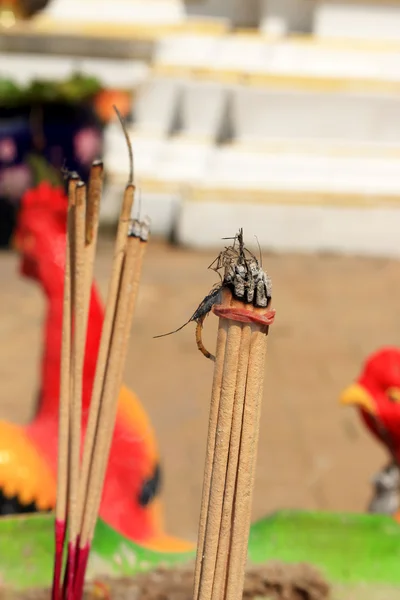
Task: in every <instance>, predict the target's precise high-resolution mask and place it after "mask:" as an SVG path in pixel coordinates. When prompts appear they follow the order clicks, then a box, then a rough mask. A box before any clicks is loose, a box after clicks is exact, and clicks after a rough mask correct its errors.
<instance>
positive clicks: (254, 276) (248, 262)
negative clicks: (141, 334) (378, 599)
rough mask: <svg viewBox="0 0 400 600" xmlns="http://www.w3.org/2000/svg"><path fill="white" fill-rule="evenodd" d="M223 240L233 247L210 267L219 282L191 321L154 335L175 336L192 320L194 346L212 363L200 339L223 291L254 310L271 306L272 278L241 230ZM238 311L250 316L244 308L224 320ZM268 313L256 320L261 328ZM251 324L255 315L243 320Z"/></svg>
mask: <svg viewBox="0 0 400 600" xmlns="http://www.w3.org/2000/svg"><path fill="white" fill-rule="evenodd" d="M225 239H233V244H232V245H231V246H227V247H226V248H225V249H224V250H223V251H222V252H220V254H219V255H218V256H217V258H216V259H215V260H214V261H213V262H212V263H211V265H210V266H209V268H210V269H212V270H213V271H215V272H216V273H218V275H219V276H220V278H221V281H222V283H221V284H217V285H216V286H215V287H214V288H213V289H212V290H211V292H210V293H209V294H208V295H207V296H206V297H205V298H204V299H203V300H202V302H201V303H200V304H199V306H198V308H197V309H196V311H195V312H194V313H193V315H192V316H191V317H190V319H189V320H188V321H187V322H186V323H184V325H182V326H181V327H179V328H178V329H176V330H175V331H171V332H169V333H165V334H163V335H157V336H155V337H156V338H160V337H164V336H166V335H171V334H173V333H177V332H178V331H180V330H181V329H183V328H184V327H186V325H188V323H191V322H192V321H194V322H195V323H196V324H197V326H196V344H197V347H198V348H199V350H200V352H201V353H202V354H204V356H206V357H207V358H209V359H211V360H215V357H214V356H213V354H211V353H210V352H209V351H208V350H207V349H206V348H205V347H204V344H203V341H202V337H201V333H202V329H203V322H204V319H205V317H206V316H207V315H208V313H209V312H211V311H212V310H213V309H214V307H216V306H218V305H220V304H221V303H222V298H223V291H224V290H229V292H230V293H231V294H232V297H233V298H234V299H236V300H238V301H240V302H243V304H244V305H246V304H247V305H249V304H250V305H252V306H253V307H254V308H257V309H267V308H268V307H269V306H270V303H271V294H272V284H271V279H270V278H269V277H268V275H267V274H266V273H265V272H264V271H263V269H262V266H261V265H260V264H259V262H258V259H257V258H256V256H255V255H254V254H253V253H252V252H250V250H248V249H247V248H246V247H245V245H244V241H243V229H240V231H239V233H237V234H236V235H235V237H234V238H225ZM221 272H222V273H223V275H222V274H221ZM224 310H226V307H225V308H224V309H223V310H222V311H220V313H221V314H220V315H219V316H225V313H224V314H222V313H223V311H224ZM238 312H241V313H247V314H250V313H251V310H250V311H249V310H246V308H245V307H243V309H240V311H238V310H236V312H235V311H233V312H232V311H230V312H229V316H228V313H227V314H226V318H231V319H235V318H236V317H237V313H238ZM269 313H271V314H269ZM269 313H268V319H267V318H266V317H263V316H262V315H260V316H259V317H258V321H259V324H260V325H264V326H266V325H268V323H269V321H270V320H271V319H273V314H274V311H269ZM272 313H273V314H272ZM239 317H240V318H238V319H237V320H241V321H243V319H244V316H243V314H240V315H239ZM250 321H252V322H257V316H256V315H253V316H252V318H251V319H245V322H250ZM267 321H268V322H267ZM271 322H272V321H271Z"/></svg>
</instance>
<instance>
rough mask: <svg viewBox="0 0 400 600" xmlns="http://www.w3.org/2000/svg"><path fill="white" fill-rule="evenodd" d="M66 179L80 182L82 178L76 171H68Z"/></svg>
mask: <svg viewBox="0 0 400 600" xmlns="http://www.w3.org/2000/svg"><path fill="white" fill-rule="evenodd" d="M66 177H67V179H68V181H80V177H79V175H78V173H77V172H76V171H67V174H66Z"/></svg>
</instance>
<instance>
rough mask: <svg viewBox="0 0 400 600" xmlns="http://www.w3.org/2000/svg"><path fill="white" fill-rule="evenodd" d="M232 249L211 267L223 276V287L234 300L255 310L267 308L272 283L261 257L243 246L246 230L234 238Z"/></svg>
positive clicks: (222, 254) (223, 252)
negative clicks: (253, 307) (263, 266)
mask: <svg viewBox="0 0 400 600" xmlns="http://www.w3.org/2000/svg"><path fill="white" fill-rule="evenodd" d="M225 239H233V243H232V245H231V246H228V247H226V248H225V250H223V251H222V252H221V253H220V254H219V255H218V257H217V258H216V260H215V261H214V263H212V265H211V268H212V269H213V270H214V271H216V272H217V273H220V275H221V278H222V286H223V287H227V288H228V289H229V290H230V291H231V292H232V295H233V297H234V298H236V299H237V300H240V301H241V302H245V303H247V304H252V305H253V306H255V307H256V308H268V306H269V305H270V302H271V296H272V282H271V279H270V277H269V276H268V275H267V273H266V272H265V271H264V270H263V268H262V263H261V256H260V262H259V261H258V258H257V257H256V256H255V255H254V254H253V253H252V252H251V251H250V250H249V249H248V248H246V246H245V244H244V239H243V229H242V228H241V229H240V230H239V232H238V233H237V234H236V235H235V236H234V237H233V238H225Z"/></svg>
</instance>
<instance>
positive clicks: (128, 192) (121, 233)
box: [79, 184, 135, 527]
mask: <svg viewBox="0 0 400 600" xmlns="http://www.w3.org/2000/svg"><path fill="white" fill-rule="evenodd" d="M134 190H135V188H134V186H133V185H131V184H129V185H128V186H127V187H126V189H125V193H124V199H123V203H122V207H121V213H120V217H119V222H118V230H117V237H116V240H115V247H114V259H113V266H112V272H111V280H110V284H109V288H108V296H107V303H106V310H105V315H104V321H103V327H102V331H101V339H100V347H99V352H98V356H97V364H96V372H95V377H94V383H93V389H92V398H91V402H90V409H89V418H88V423H87V429H86V434H85V442H84V449H83V458H82V471H81V480H80V486H79V508H80V527H82V514H83V506H84V504H85V502H86V497H87V494H88V479H89V471H90V464H91V461H92V455H93V448H94V441H95V437H96V431H97V426H98V416H99V409H100V401H101V395H102V390H103V383H104V376H105V371H106V367H107V360H108V355H109V350H110V340H111V334H112V328H113V323H114V316H115V309H116V305H117V296H118V292H119V287H120V280H121V272H122V265H123V260H124V256H125V247H126V242H127V235H128V230H129V222H130V216H131V212H132V207H133V201H134Z"/></svg>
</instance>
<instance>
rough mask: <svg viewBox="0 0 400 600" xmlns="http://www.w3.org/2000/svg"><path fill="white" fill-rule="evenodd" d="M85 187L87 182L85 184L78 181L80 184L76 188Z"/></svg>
mask: <svg viewBox="0 0 400 600" xmlns="http://www.w3.org/2000/svg"><path fill="white" fill-rule="evenodd" d="M85 185H86V184H85V182H84V181H82V180H81V179H80V180H79V181H78V183H77V185H76V187H78V188H83V187H85Z"/></svg>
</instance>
